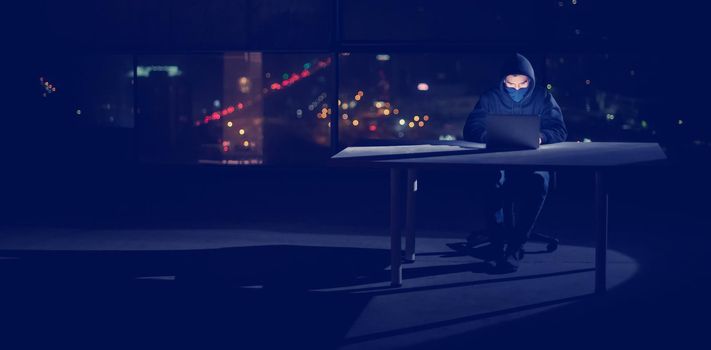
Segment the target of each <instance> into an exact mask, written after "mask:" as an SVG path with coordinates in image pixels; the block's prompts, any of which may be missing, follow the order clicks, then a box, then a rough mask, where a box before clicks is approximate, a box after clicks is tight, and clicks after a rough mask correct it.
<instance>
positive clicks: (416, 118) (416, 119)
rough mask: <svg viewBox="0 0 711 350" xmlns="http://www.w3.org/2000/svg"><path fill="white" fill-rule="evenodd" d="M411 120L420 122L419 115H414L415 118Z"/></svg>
mask: <svg viewBox="0 0 711 350" xmlns="http://www.w3.org/2000/svg"><path fill="white" fill-rule="evenodd" d="M412 119H414V120H415V121H418V120H420V116H419V115H416V116H415V117H414V118H412Z"/></svg>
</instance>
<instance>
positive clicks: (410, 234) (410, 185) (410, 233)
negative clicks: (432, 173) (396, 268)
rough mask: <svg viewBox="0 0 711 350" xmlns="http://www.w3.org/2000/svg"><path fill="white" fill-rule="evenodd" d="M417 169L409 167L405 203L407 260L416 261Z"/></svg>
mask: <svg viewBox="0 0 711 350" xmlns="http://www.w3.org/2000/svg"><path fill="white" fill-rule="evenodd" d="M415 192H417V170H416V169H414V168H410V169H407V199H406V201H407V203H406V205H405V260H406V261H409V262H413V261H415V212H416V210H415V195H416V193H415Z"/></svg>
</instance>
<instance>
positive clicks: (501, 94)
mask: <svg viewBox="0 0 711 350" xmlns="http://www.w3.org/2000/svg"><path fill="white" fill-rule="evenodd" d="M501 74H502V78H501V81H500V82H499V86H497V87H496V88H494V89H491V90H489V91H487V92H485V93H484V94H482V95H481V97H480V98H479V101H478V102H477V104H476V106H475V107H474V110H473V111H472V112H471V113H470V114H469V117H468V118H467V121H466V123H465V124H464V139H465V140H467V141H473V142H484V143H485V142H486V115H487V114H514V115H538V116H540V117H541V140H542V143H557V142H563V141H565V139H566V138H567V137H568V130H567V129H566V127H565V122H563V113H561V111H560V107H559V106H558V103H557V102H555V99H554V98H553V95H551V94H550V93H549V92H548V90H546V89H545V88H544V87H541V86H536V75H535V73H534V72H533V66H531V62H529V61H528V59H526V57H524V56H523V55H521V54H516V55H515V56H513V57H511V58H510V59H508V60H507V61H506V62H505V63H504V65H503V68H502V70H501ZM509 74H524V75H526V76H528V78H529V81H528V90H527V91H526V94H525V95H524V96H523V99H522V100H521V101H519V102H515V101H514V100H513V99H512V98H511V96H509V94H508V92H507V91H506V85H505V84H504V80H505V79H506V76H507V75H509Z"/></svg>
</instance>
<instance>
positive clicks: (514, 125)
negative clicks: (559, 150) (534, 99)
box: [486, 114, 541, 150]
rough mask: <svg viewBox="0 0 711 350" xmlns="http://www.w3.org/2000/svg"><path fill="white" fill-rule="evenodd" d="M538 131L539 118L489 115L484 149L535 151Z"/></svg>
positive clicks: (533, 116)
mask: <svg viewBox="0 0 711 350" xmlns="http://www.w3.org/2000/svg"><path fill="white" fill-rule="evenodd" d="M540 131H541V117H540V116H537V115H503V114H498V115H497V114H490V115H488V116H487V118H486V148H487V149H494V150H524V149H537V148H538V145H539V143H538V137H539V136H540V135H539V133H540Z"/></svg>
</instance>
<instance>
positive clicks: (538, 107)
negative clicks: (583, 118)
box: [463, 54, 568, 272]
mask: <svg viewBox="0 0 711 350" xmlns="http://www.w3.org/2000/svg"><path fill="white" fill-rule="evenodd" d="M501 77H502V78H501V80H500V82H499V83H498V85H497V86H496V87H494V88H493V89H491V90H489V91H487V92H485V93H484V94H482V95H481V97H480V98H479V101H478V102H477V103H476V106H475V107H474V110H473V111H472V112H471V113H470V114H469V117H468V118H467V121H466V123H465V124H464V130H463V136H464V139H465V140H467V141H472V142H482V143H486V117H487V115H488V114H509V115H537V116H540V120H541V125H540V135H539V143H541V144H549V143H557V142H563V141H565V139H566V138H567V136H568V131H567V129H566V126H565V122H564V121H563V114H562V113H561V110H560V107H559V106H558V103H557V102H556V101H555V99H554V98H553V95H551V94H550V93H549V92H548V91H547V90H546V89H545V88H543V87H541V86H539V85H536V75H535V72H534V71H533V66H532V65H531V62H529V61H528V59H526V57H524V56H523V55H521V54H515V55H513V56H511V57H509V58H507V59H506V60H505V61H504V64H503V65H502V69H501ZM549 178H550V174H549V173H548V172H547V171H503V170H500V171H496V172H492V173H486V174H485V176H484V191H485V196H484V197H485V205H484V215H485V218H486V220H485V223H486V228H485V229H484V230H482V231H474V232H472V234H471V235H470V236H469V237H468V238H467V240H468V243H469V244H470V245H471V246H474V245H477V244H478V243H481V242H484V241H490V242H491V243H492V247H493V248H494V256H493V257H492V259H491V260H492V261H493V263H494V265H493V267H494V268H495V269H496V270H497V271H499V272H510V271H516V270H517V269H518V266H519V261H520V260H521V259H522V258H523V245H524V243H525V242H526V241H527V240H528V237H529V236H530V233H531V230H532V229H533V226H534V225H535V223H536V220H537V219H538V215H539V213H540V211H541V209H542V208H543V203H544V202H545V198H546V195H547V193H548V182H549ZM507 201H510V202H511V203H512V204H513V206H512V207H513V208H514V210H511V211H509V212H507V213H504V210H503V207H504V204H505V203H506V202H507ZM507 208H508V206H507ZM504 214H506V215H504ZM514 218H515V220H514Z"/></svg>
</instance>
